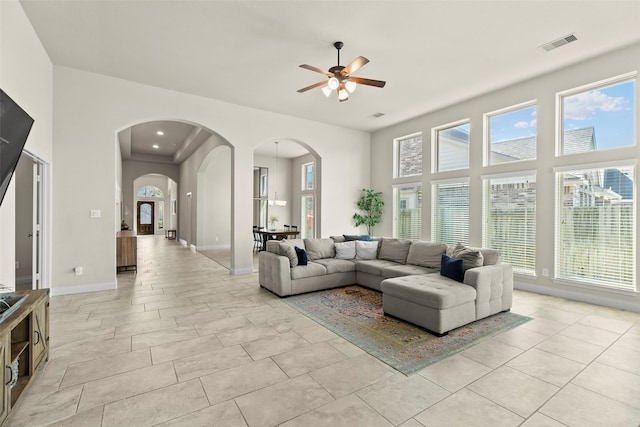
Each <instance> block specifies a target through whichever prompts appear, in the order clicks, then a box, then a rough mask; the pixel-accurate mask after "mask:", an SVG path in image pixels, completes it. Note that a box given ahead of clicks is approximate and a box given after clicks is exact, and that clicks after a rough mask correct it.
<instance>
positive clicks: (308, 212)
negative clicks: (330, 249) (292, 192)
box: [300, 195, 315, 239]
mask: <svg viewBox="0 0 640 427" xmlns="http://www.w3.org/2000/svg"><path fill="white" fill-rule="evenodd" d="M300 232H301V233H302V238H303V239H311V238H313V237H314V236H315V229H314V198H313V196H312V195H311V196H302V229H301V230H300Z"/></svg>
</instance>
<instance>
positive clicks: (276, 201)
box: [268, 141, 287, 206]
mask: <svg viewBox="0 0 640 427" xmlns="http://www.w3.org/2000/svg"><path fill="white" fill-rule="evenodd" d="M275 144H276V170H275V173H274V180H273V182H274V186H273V187H274V188H275V192H274V196H275V197H274V198H273V199H270V200H268V204H269V206H287V201H286V200H280V199H278V144H279V142H278V141H275Z"/></svg>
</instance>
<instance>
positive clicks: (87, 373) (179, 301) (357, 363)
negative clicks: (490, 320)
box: [5, 236, 640, 427]
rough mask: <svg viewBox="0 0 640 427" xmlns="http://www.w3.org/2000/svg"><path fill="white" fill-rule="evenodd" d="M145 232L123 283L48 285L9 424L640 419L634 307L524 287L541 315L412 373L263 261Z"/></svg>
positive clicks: (639, 344) (518, 302) (523, 295)
mask: <svg viewBox="0 0 640 427" xmlns="http://www.w3.org/2000/svg"><path fill="white" fill-rule="evenodd" d="M138 242H139V243H138V263H139V264H138V272H137V273H136V272H126V273H122V274H119V275H118V284H119V287H118V289H117V290H114V291H104V292H96V293H85V294H75V295H66V296H59V297H52V298H51V311H50V316H51V352H50V359H49V362H48V363H47V364H46V365H45V367H44V369H41V370H40V372H39V373H38V375H37V376H36V378H35V379H34V381H33V382H32V384H31V385H30V386H29V387H28V389H27V390H26V392H25V393H24V395H23V397H22V398H21V400H20V402H19V403H18V405H17V407H16V408H15V409H14V411H13V412H12V413H11V415H10V417H9V418H8V420H7V422H6V424H5V425H6V426H29V427H32V426H45V425H56V426H82V427H93V426H96V427H97V426H136V427H139V426H154V425H163V426H195V425H203V426H204V425H207V426H209V425H215V426H222V425H224V426H246V425H249V426H251V427H256V426H275V425H285V426H289V427H291V426H314V427H315V426H322V425H326V426H332V427H335V426H349V427H353V426H367V427H368V426H393V425H396V426H398V425H401V424H402V425H403V426H407V427H408V426H413V427H418V426H422V425H429V426H449V425H468V426H475V425H491V426H498V425H501V426H517V425H525V426H527V427H529V426H540V425H557V426H560V425H569V426H587V425H594V426H595V425H619V426H633V427H637V425H638V423H639V422H640V404H638V399H637V390H639V389H640V362H639V361H640V323H639V322H640V314H637V313H630V312H624V311H620V310H613V309H608V308H604V307H598V306H593V305H589V304H583V303H578V302H572V301H566V300H562V299H558V298H552V297H547V296H542V295H537V294H532V293H528V292H521V291H516V292H515V301H514V307H513V310H514V311H515V312H517V313H520V314H525V315H528V316H531V317H533V318H534V320H532V321H530V322H528V323H526V324H525V325H522V326H520V327H518V328H516V329H514V330H511V331H509V332H507V333H504V334H502V335H499V336H496V337H494V338H492V339H489V340H487V341H484V342H483V343H481V344H479V345H477V346H475V347H473V348H471V349H469V350H467V351H465V352H463V353H460V354H457V355H454V356H451V357H449V358H447V359H445V360H443V361H441V362H439V363H437V364H434V365H431V366H429V367H427V368H425V369H424V370H422V371H420V372H418V373H417V374H414V375H411V376H409V377H407V376H405V375H403V374H400V373H399V372H397V371H395V370H393V369H391V368H390V367H388V366H387V365H385V364H383V363H382V362H380V361H379V360H378V359H376V358H374V357H372V356H370V355H368V354H367V353H365V352H364V351H362V350H361V349H360V348H358V347H356V346H354V345H353V344H351V343H349V342H347V341H345V340H344V339H343V338H341V337H339V336H337V335H335V334H334V333H333V332H330V331H329V330H327V329H325V328H324V327H322V326H320V325H319V324H317V323H315V322H313V321H311V320H310V319H308V318H306V317H304V316H302V315H301V314H299V313H298V312H297V311H296V310H294V309H292V308H291V307H290V306H289V305H287V304H286V303H285V302H283V300H281V299H279V298H277V297H274V296H273V295H271V294H270V293H268V292H266V291H264V290H263V289H261V288H260V287H259V286H258V283H257V281H258V275H257V274H255V273H254V274H252V275H246V276H231V275H230V274H229V271H228V270H227V269H225V268H224V267H222V266H220V265H219V264H217V263H215V262H213V261H211V260H210V259H208V258H207V257H205V256H204V255H202V254H200V253H197V252H193V251H191V250H189V249H187V248H185V247H183V246H181V245H180V244H179V243H177V242H176V241H174V240H167V239H165V238H164V237H162V236H148V237H142V238H140V239H139V240H138ZM523 423H524V424H523Z"/></svg>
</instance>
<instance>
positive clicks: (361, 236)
mask: <svg viewBox="0 0 640 427" xmlns="http://www.w3.org/2000/svg"><path fill="white" fill-rule="evenodd" d="M343 236H344V240H345V241H346V242H350V241H352V240H362V241H364V242H370V241H371V236H370V235H368V234H343Z"/></svg>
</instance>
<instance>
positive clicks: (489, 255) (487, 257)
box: [471, 248, 500, 265]
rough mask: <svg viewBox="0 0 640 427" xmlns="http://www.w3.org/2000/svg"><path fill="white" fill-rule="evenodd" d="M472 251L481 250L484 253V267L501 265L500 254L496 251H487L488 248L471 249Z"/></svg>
mask: <svg viewBox="0 0 640 427" xmlns="http://www.w3.org/2000/svg"><path fill="white" fill-rule="evenodd" d="M471 249H479V250H480V252H481V253H482V258H483V259H484V261H483V264H482V265H496V264H500V252H498V251H497V250H495V249H487V248H471Z"/></svg>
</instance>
